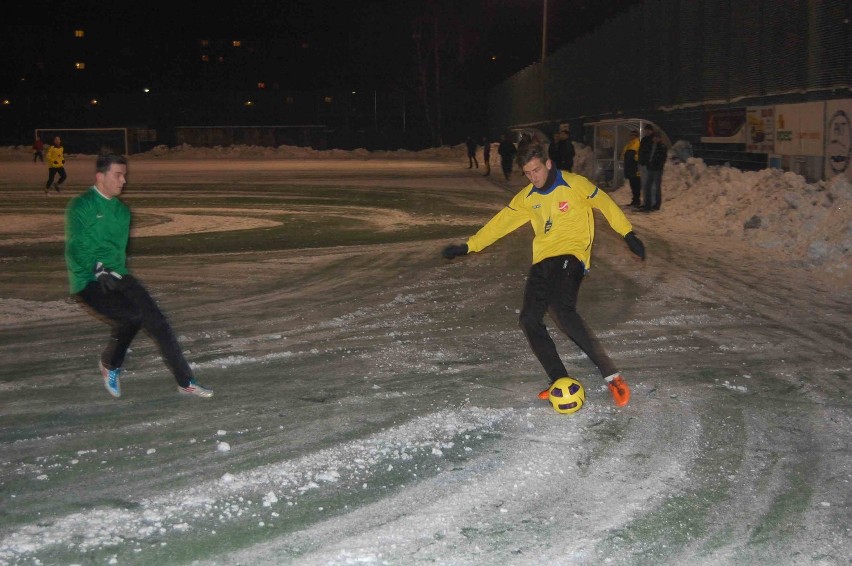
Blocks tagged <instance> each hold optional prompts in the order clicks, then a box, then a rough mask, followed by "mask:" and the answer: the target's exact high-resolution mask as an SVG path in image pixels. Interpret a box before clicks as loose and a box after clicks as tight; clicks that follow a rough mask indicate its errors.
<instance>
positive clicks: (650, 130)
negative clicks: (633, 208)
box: [636, 126, 654, 210]
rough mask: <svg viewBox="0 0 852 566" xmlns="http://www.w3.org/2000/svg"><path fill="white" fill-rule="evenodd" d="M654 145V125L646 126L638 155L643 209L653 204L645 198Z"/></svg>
mask: <svg viewBox="0 0 852 566" xmlns="http://www.w3.org/2000/svg"><path fill="white" fill-rule="evenodd" d="M653 145H654V127H653V126H645V129H644V130H643V135H642V141H640V142H639V155H638V156H637V159H636V161H637V163H638V164H639V180H640V186H641V189H642V201H643V202H642V205H641V206H642V210H645V209H646V208H648V207H650V206H651V203H650V201H648V200H645V199H646V195H647V194H648V193H647V190H648V189H647V186H648V180H649V179H650V176H649V175H648V159H649V158H650V157H651V146H653Z"/></svg>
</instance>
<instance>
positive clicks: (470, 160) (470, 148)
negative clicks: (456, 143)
mask: <svg viewBox="0 0 852 566" xmlns="http://www.w3.org/2000/svg"><path fill="white" fill-rule="evenodd" d="M465 143H466V144H467V168H468V169H472V168H473V166H474V165H476V168H477V169H479V162H478V161H477V160H476V140H475V139H473V137H471V136H468V138H467V141H466V142H465Z"/></svg>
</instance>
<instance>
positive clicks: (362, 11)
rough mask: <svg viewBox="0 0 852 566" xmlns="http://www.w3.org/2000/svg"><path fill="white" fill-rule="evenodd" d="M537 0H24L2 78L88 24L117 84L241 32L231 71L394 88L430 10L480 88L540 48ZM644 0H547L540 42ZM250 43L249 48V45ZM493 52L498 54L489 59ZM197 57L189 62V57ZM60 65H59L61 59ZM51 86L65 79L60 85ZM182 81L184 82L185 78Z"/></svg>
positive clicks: (408, 67)
mask: <svg viewBox="0 0 852 566" xmlns="http://www.w3.org/2000/svg"><path fill="white" fill-rule="evenodd" d="M543 2H544V0H470V1H467V2H465V1H461V2H460V1H458V0H452V1H450V0H431V1H430V0H418V1H414V0H395V1H378V0H360V1H358V2H341V1H340V0H290V1H286V0H284V1H282V0H257V1H254V2H231V3H229V4H226V5H224V6H222V7H218V6H216V7H214V3H198V2H191V3H189V2H179V1H175V2H171V3H164V2H148V3H145V2H132V3H131V2H118V3H115V4H108V3H104V2H97V3H95V2H67V1H62V2H55V3H45V4H30V5H28V8H27V9H26V10H24V12H25V13H24V14H22V15H19V16H17V17H15V18H7V19H6V21H5V22H4V24H3V27H4V28H6V30H7V33H4V34H3V38H2V45H0V48H2V49H3V52H4V54H5V55H4V57H3V69H2V81H3V82H2V84H0V88H2V89H4V90H6V89H10V88H14V83H15V82H16V81H20V77H22V76H27V75H28V74H29V73H30V72H31V70H32V69H33V67H38V64H39V63H40V62H41V63H42V65H41V68H42V69H44V70H45V73H46V74H49V70H50V69H51V68H52V67H53V63H54V61H61V60H62V58H63V57H68V53H66V52H65V51H66V50H65V49H56V46H59V45H63V44H64V42H65V41H66V38H69V37H71V34H72V32H73V30H74V29H75V28H77V27H81V28H83V29H84V30H85V31H86V43H85V45H86V52H85V53H84V54H83V56H85V57H86V59H87V72H89V73H90V76H91V77H93V82H94V83H97V86H100V87H101V88H103V87H104V86H106V87H107V88H112V89H115V90H122V89H135V88H137V87H138V86H139V85H141V84H145V83H153V84H157V82H158V81H159V82H165V83H172V84H170V85H164V86H178V85H177V83H179V82H181V81H183V82H184V83H191V82H192V81H193V80H197V78H196V77H194V76H193V74H192V72H190V71H187V69H188V68H189V67H191V66H192V65H188V64H190V63H197V60H198V40H199V39H202V38H204V39H210V40H217V39H231V38H234V39H237V38H238V39H242V40H243V41H244V42H245V45H246V50H244V52H243V56H245V60H244V61H243V62H241V64H240V65H239V70H240V73H236V74H234V76H233V77H232V78H233V80H234V81H236V82H239V81H245V82H246V83H247V84H251V83H252V82H255V83H256V81H258V80H264V81H268V82H270V83H274V84H278V83H284V84H283V86H285V87H286V88H294V89H299V88H317V87H343V88H349V87H350V86H351V87H353V88H356V87H361V88H363V87H368V88H383V87H384V88H393V87H396V86H403V87H404V86H406V84H407V83H410V82H411V81H412V80H413V79H412V77H413V76H414V75H415V74H416V69H417V63H416V61H417V57H416V53H415V42H414V40H413V39H412V38H413V36H414V35H415V34H416V33H417V32H418V31H419V32H420V34H421V37H423V38H425V41H426V43H425V44H426V45H431V43H429V42H431V41H432V40H431V38H432V36H433V32H434V29H435V28H434V25H433V24H434V22H435V17H434V16H433V14H438V18H437V22H438V33H439V35H440V37H441V40H440V44H441V45H442V53H443V55H442V66H443V67H444V68H443V69H442V70H443V71H444V72H445V73H447V74H448V76H454V77H455V80H456V81H457V84H458V85H459V86H461V87H463V88H471V89H476V88H483V87H486V88H487V87H490V86H493V84H496V83H497V82H499V81H501V80H503V79H505V78H506V77H508V76H510V75H511V74H513V73H515V72H517V71H518V70H520V69H522V68H524V67H526V66H527V65H529V64H531V63H534V62H535V61H537V60H538V59H539V58H540V56H541V27H542V9H543ZM639 3H641V0H576V1H568V0H548V51H549V52H552V51H553V50H555V49H557V48H558V47H559V46H561V45H564V44H566V43H570V42H571V40H573V39H575V38H576V37H579V36H581V35H583V34H584V33H585V32H587V31H588V30H590V29H593V28H594V27H596V26H598V25H600V24H601V23H602V22H603V21H605V20H606V19H608V18H610V17H612V16H614V15H616V14H618V13H619V12H622V11H624V10H626V9H628V8H629V7H631V6H634V5H637V4H639ZM249 54H250V56H249ZM492 56H494V57H496V59H494V60H492ZM196 66H197V65H196ZM63 68H64V67H63ZM54 86H56V87H58V88H62V86H61V85H56V84H54ZM183 86H185V84H184V85H183Z"/></svg>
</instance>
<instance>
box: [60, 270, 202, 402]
mask: <svg viewBox="0 0 852 566" xmlns="http://www.w3.org/2000/svg"><path fill="white" fill-rule="evenodd" d="M77 297H78V298H79V300H81V301H82V302H83V303H85V304H86V305H88V306H89V307H90V308H91V309H92V310H94V311H95V312H96V313H97V314H99V315H101V316H102V317H103V318H105V319H106V322H107V323H108V324H109V325H110V327H111V328H112V332H111V334H110V340H109V342H108V343H107V345H106V348H104V351H103V352H102V353H101V362H103V364H104V365H105V366H106V367H107V368H109V369H114V368H119V367H121V366H122V365H123V364H124V357H125V356H126V355H127V349H128V348H129V347H130V343H131V342H132V341H133V338H135V337H136V334H137V333H138V332H139V330H140V329H141V328H144V329H145V332H146V333H147V334H148V335H149V336H150V337H151V339H153V340H154V341H155V342H156V343H157V347H158V348H159V350H160V354H162V356H163V360H165V362H166V365H167V366H168V367H169V369H170V370H171V371H172V374H174V376H175V379H176V380H177V382H178V385H180V386H182V387H186V386H187V385H189V381H190V379H191V378H192V370H191V369H190V368H189V364H188V363H187V361H186V359H185V358H184V357H183V353H182V352H181V349H180V345H179V344H178V341H177V338H175V335H174V332H173V331H172V327H171V325H170V324H169V321H168V320H166V317H165V315H163V313H162V311H160V307H159V306H157V303H156V302H155V301H154V299H153V298H152V297H151V295H150V294H148V291H147V290H146V289H145V288H144V287H143V286H142V284H141V283H139V281H137V280H136V279H135V278H134V277H133V276H132V275H125V276H124V279H122V281H121V287H120V289H117V290H115V291H106V292H105V291H103V290H102V289H101V286H100V283H98V282H96V281H93V282H91V283H89V285H88V286H86V288H85V289H83V290H82V291H80V292H79V293H77Z"/></svg>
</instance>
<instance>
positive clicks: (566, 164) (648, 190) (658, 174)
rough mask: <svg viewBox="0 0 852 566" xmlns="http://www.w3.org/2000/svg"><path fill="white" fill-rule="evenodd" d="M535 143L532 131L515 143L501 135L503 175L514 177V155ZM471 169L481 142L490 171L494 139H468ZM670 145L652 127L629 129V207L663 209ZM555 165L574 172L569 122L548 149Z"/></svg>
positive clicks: (626, 168)
mask: <svg viewBox="0 0 852 566" xmlns="http://www.w3.org/2000/svg"><path fill="white" fill-rule="evenodd" d="M530 143H532V138H531V136H530V135H529V134H527V133H524V134H522V135H521V137H520V138H519V140H518V144H517V145H515V144H514V143H513V142H512V141H511V139H510V138H509V136H508V135H507V134H503V135H501V136H500V143H499V145H498V147H497V153H498V154H499V155H500V165H501V169H502V170H503V176H504V178H505V179H506V180H507V181H508V180H510V179H511V175H512V167H513V163H514V161H515V157H516V156H517V155H519V154H523V153H524V152H525V151H526V148H527V147H528V146H529V145H530ZM466 145H467V157H468V169H472V168H474V167H475V168H477V169H478V168H479V162H478V161H477V157H476V151H477V148H478V146H479V145H482V158H483V163H484V165H485V168H486V171H485V175H486V176H488V175H490V174H491V142H490V141H489V140H488V138H487V137H482V138H481V139H480V141H479V142H477V140H476V139H475V138H474V137H472V136H471V137H468V138H467V142H466ZM667 156H668V147H667V146H666V145H665V143H664V142H663V138H662V135H661V134H660V132H658V131H657V130H656V129H655V128H654V127H653V126H651V125H646V126H645V127H644V129H643V135H642V137H641V139H640V136H639V131H638V130H633V131H631V132H630V139H629V141H628V142H627V144H626V145H625V146H624V148H623V149H622V152H621V159H622V162H623V165H624V179H625V180H626V181H627V182H628V183H629V185H630V195H631V199H630V207H631V208H632V209H633V210H636V211H639V212H652V211H657V210H660V208H661V206H662V178H663V167H665V164H666V158H667ZM547 157H548V159H550V162H551V163H552V165H553V167H554V168H555V169H556V170H558V171H567V172H569V173H573V172H574V157H575V149H574V143H573V142H572V141H571V136H570V130H569V127H568V125H567V124H566V125H563V126H562V127H560V129H559V130H558V131H557V132H556V133H555V134H553V141H552V142H551V143H550V145H549V147H548V151H547Z"/></svg>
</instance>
